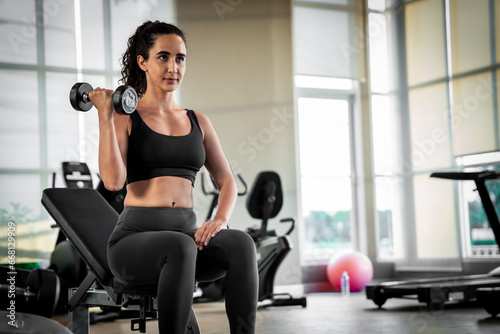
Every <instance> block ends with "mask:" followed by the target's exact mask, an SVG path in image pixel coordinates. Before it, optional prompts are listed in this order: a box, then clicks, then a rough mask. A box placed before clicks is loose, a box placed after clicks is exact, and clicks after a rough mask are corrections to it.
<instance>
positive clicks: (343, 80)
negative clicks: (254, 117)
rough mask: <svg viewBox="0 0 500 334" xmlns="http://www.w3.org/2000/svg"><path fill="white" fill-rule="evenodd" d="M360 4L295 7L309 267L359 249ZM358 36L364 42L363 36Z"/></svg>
mask: <svg viewBox="0 0 500 334" xmlns="http://www.w3.org/2000/svg"><path fill="white" fill-rule="evenodd" d="M358 6H359V2H356V1H351V0H336V1H333V0H331V1H297V2H294V7H293V15H294V17H293V22H294V24H293V27H294V56H295V74H296V76H295V92H296V98H297V100H296V106H297V135H298V157H299V168H298V170H299V174H300V177H299V183H300V184H299V187H298V188H299V189H300V193H299V199H300V207H301V212H300V213H301V215H300V226H301V231H302V246H303V247H302V252H301V256H302V260H303V263H317V262H323V261H325V260H328V259H329V258H330V257H331V256H332V254H333V253H335V252H337V251H342V250H345V249H357V248H358V246H359V242H358V241H359V238H358V235H359V234H358V228H359V224H360V223H361V224H363V223H364V222H360V221H359V208H358V204H357V203H358V196H357V195H358V186H359V180H358V177H359V176H358V173H357V168H358V165H357V161H356V158H355V157H356V139H355V138H356V134H355V128H356V126H355V123H356V113H358V112H359V103H358V96H359V76H360V71H361V69H360V65H359V64H360V61H359V59H360V58H362V54H363V52H364V51H363V45H362V44H359V43H353V42H352V41H353V40H357V39H356V38H357V37H356V36H358V35H359V34H360V33H361V28H360V27H361V26H360V21H359V18H360V16H359V15H360V13H361V10H360V8H359V7H358ZM358 37H359V36H358Z"/></svg>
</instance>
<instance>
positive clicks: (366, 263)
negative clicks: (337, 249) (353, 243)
mask: <svg viewBox="0 0 500 334" xmlns="http://www.w3.org/2000/svg"><path fill="white" fill-rule="evenodd" d="M344 271H347V273H348V275H349V286H350V290H351V292H359V291H361V290H363V289H364V288H365V286H366V285H367V284H368V283H370V282H371V280H372V278H373V265H372V262H371V261H370V259H369V258H368V257H367V256H366V255H364V254H363V253H360V252H357V251H352V252H347V253H341V254H336V255H334V256H332V258H331V259H330V262H329V263H328V266H327V267H326V275H327V276H328V280H329V281H330V284H332V285H333V286H334V287H335V288H336V289H337V290H340V277H341V276H342V273H343V272H344Z"/></svg>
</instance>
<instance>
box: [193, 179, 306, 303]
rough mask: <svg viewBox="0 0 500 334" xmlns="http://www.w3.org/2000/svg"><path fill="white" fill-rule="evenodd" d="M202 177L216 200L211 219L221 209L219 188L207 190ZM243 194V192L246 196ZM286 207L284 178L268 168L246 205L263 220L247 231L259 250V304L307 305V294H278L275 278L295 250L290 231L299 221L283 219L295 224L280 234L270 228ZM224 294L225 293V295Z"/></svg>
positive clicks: (252, 213) (283, 221) (251, 190)
mask: <svg viewBox="0 0 500 334" xmlns="http://www.w3.org/2000/svg"><path fill="white" fill-rule="evenodd" d="M238 178H239V179H240V181H241V182H242V183H243V184H244V185H245V191H244V192H243V194H245V193H246V190H247V187H246V183H245V181H244V179H243V178H242V177H241V175H238ZM204 182H205V178H203V179H202V190H203V192H204V193H205V195H211V196H213V198H212V203H211V206H210V210H209V212H208V216H207V219H209V218H211V217H212V216H213V213H214V212H215V210H216V209H217V200H218V196H219V194H218V191H217V190H215V189H216V188H215V187H213V189H214V190H212V191H207V190H206V186H205V184H204ZM243 194H242V195H243ZM282 206H283V189H282V186H281V179H280V177H279V175H278V173H276V172H274V171H265V172H261V173H259V174H258V175H257V177H256V179H255V181H254V183H253V185H252V187H251V189H250V192H249V194H248V197H247V200H246V208H247V211H248V212H249V214H250V216H252V218H255V219H260V220H261V224H260V228H253V227H252V228H248V229H247V230H246V232H247V233H248V234H249V235H250V236H251V237H252V239H253V240H254V242H255V246H256V249H257V265H258V271H259V297H258V300H259V307H268V306H288V305H300V306H302V307H306V306H307V299H306V297H300V298H293V297H292V296H291V295H290V294H288V293H281V294H277V293H274V278H275V276H276V272H277V271H278V268H279V266H280V265H281V263H282V262H283V260H284V259H285V257H286V255H287V254H288V253H289V252H290V250H291V249H292V241H291V240H290V234H291V233H292V231H293V230H294V229H295V220H294V219H293V218H285V219H281V220H280V222H281V223H286V222H289V223H291V226H290V228H289V229H288V231H287V232H286V233H285V234H284V235H279V236H278V235H277V234H276V231H274V230H271V231H269V230H268V229H267V224H268V221H269V219H271V218H274V217H276V216H277V215H278V213H279V212H280V210H281V207H282ZM222 296H223V294H222Z"/></svg>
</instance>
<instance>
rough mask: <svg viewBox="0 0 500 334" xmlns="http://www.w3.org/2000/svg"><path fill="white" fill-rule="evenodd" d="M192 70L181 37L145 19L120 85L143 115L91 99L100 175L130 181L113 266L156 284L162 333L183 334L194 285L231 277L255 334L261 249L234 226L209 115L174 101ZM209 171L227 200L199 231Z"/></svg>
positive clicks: (238, 310) (228, 179)
mask: <svg viewBox="0 0 500 334" xmlns="http://www.w3.org/2000/svg"><path fill="white" fill-rule="evenodd" d="M185 71H186V40H185V37H184V34H183V32H182V31H181V30H179V29H178V28H177V27H175V26H173V25H170V24H167V23H162V22H158V21H156V22H145V23H144V24H143V25H141V26H140V27H138V28H137V30H136V32H135V34H134V35H133V36H132V37H130V39H129V40H128V48H127V51H126V52H125V54H124V56H123V67H122V76H123V79H122V80H123V81H124V82H125V84H126V85H129V86H131V87H133V88H134V89H135V90H136V91H137V93H138V95H139V97H140V100H139V102H138V105H137V109H136V111H135V112H134V113H133V114H132V115H131V116H124V115H119V114H117V113H114V112H113V108H112V102H111V95H112V91H111V90H107V89H101V88H96V89H94V90H93V91H92V92H91V93H90V94H89V97H90V99H91V101H92V103H93V104H94V106H95V107H96V108H97V110H98V114H99V134H100V136H99V172H100V177H101V179H102V181H103V183H104V185H105V187H106V188H107V189H109V190H118V189H121V188H122V186H123V184H124V183H125V182H127V195H126V198H125V202H124V206H125V207H124V210H123V211H122V213H121V215H120V217H119V220H118V223H117V225H116V228H115V230H114V232H113V234H112V235H111V237H110V239H109V244H108V259H109V264H110V267H111V270H112V272H113V274H114V275H115V276H117V277H118V278H120V279H122V280H124V281H126V282H129V283H135V284H156V283H157V284H158V294H157V296H158V319H159V321H158V326H159V331H160V333H182V334H184V333H185V332H186V327H187V323H188V318H189V314H190V311H191V305H192V296H193V288H194V282H195V279H199V280H204V279H209V278H215V277H217V275H220V273H221V272H226V286H225V299H226V312H227V316H228V319H229V325H230V328H231V333H240V332H241V330H242V329H244V332H245V333H253V332H254V327H255V315H256V307H257V289H258V278H257V265H256V258H255V245H254V243H253V241H252V239H251V238H250V237H249V236H248V235H247V234H246V233H245V232H242V231H239V230H228V229H227V223H228V220H229V218H230V216H231V212H232V210H233V207H234V203H235V201H236V197H237V190H236V184H235V180H234V178H233V175H232V172H231V170H230V167H229V164H228V162H227V160H226V158H225V156H224V153H223V151H222V149H221V146H220V143H219V141H218V138H217V135H216V133H215V130H214V128H213V127H212V125H211V123H210V121H209V120H208V118H207V117H206V116H205V115H203V114H201V113H198V112H195V111H192V110H187V109H184V108H182V107H180V106H179V105H178V104H177V103H176V102H175V100H174V91H175V90H176V89H177V88H178V87H179V86H180V84H181V82H182V79H183V77H184V73H185ZM203 165H204V166H205V167H206V169H207V170H208V171H209V172H210V174H211V175H212V177H213V178H214V180H215V182H216V184H217V187H218V188H219V191H220V196H219V205H218V210H217V213H216V215H215V217H214V218H213V220H212V221H207V222H203V224H201V226H199V227H197V224H196V216H195V213H194V211H193V206H194V198H193V184H194V181H195V177H196V172H197V171H198V170H199V169H200V168H201V167H202V166H203Z"/></svg>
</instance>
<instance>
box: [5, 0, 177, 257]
mask: <svg viewBox="0 0 500 334" xmlns="http://www.w3.org/2000/svg"><path fill="white" fill-rule="evenodd" d="M173 17H174V13H173V11H172V8H171V5H170V2H169V1H153V2H151V1H143V2H137V1H134V0H120V1H117V0H84V1H83V0H82V1H80V0H50V1H48V0H46V1H44V0H36V1H35V0H18V1H11V0H0V21H1V23H0V46H1V49H2V52H0V78H1V79H0V101H1V102H0V156H1V157H2V158H1V159H0V234H1V235H7V233H6V229H7V224H8V222H10V221H12V222H14V223H15V224H16V225H17V232H18V238H17V240H18V243H17V245H16V246H17V247H16V252H17V254H16V261H17V263H25V262H42V261H44V260H48V259H49V258H50V253H51V251H52V248H53V247H54V246H55V241H56V237H57V233H58V231H57V230H54V229H51V227H50V226H51V222H50V221H49V220H48V217H47V214H46V212H45V210H43V209H42V208H41V205H40V198H41V191H42V190H43V189H45V188H47V187H50V186H52V173H53V172H56V173H58V175H59V176H58V178H56V186H64V184H63V182H62V179H61V178H60V168H61V162H63V161H68V160H79V161H85V162H87V164H88V165H89V166H90V168H91V170H92V171H93V174H94V175H96V171H97V144H98V131H97V115H96V112H95V110H91V111H89V112H88V113H78V112H76V111H74V110H73V109H72V108H71V106H70V104H69V100H68V96H69V90H70V88H71V86H72V85H73V84H74V83H75V82H76V81H87V82H89V83H90V84H91V85H93V86H94V87H97V86H101V87H108V88H111V89H112V88H116V87H117V86H118V82H117V79H118V77H119V75H120V73H119V66H120V63H119V58H120V57H121V54H122V53H123V52H124V50H125V47H126V40H127V38H128V37H129V35H131V34H132V33H133V31H134V29H135V28H136V27H137V25H139V24H141V23H142V22H143V21H145V20H147V19H151V20H154V19H160V20H166V21H168V20H171V19H172V18H173ZM2 231H4V232H5V233H2ZM6 242H7V239H5V238H4V239H3V240H0V264H1V263H7V258H6V256H7V250H6V248H7V244H6ZM2 249H3V250H2Z"/></svg>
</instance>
